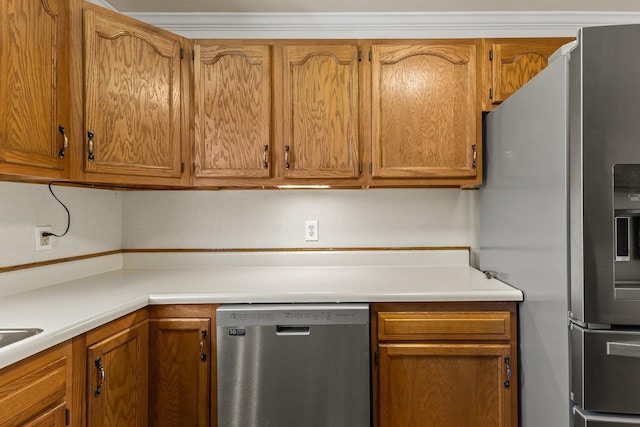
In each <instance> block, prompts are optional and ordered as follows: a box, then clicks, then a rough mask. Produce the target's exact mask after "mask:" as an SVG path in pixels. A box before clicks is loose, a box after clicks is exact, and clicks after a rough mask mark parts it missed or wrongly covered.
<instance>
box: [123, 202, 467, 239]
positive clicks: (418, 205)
mask: <svg viewBox="0 0 640 427" xmlns="http://www.w3.org/2000/svg"><path fill="white" fill-rule="evenodd" d="M477 200H478V192H477V191H462V190H459V189H369V190H241V191H145V192H142V191H136V192H124V193H123V194H122V224H123V228H122V244H123V247H124V248H127V249H129V248H136V249H145V248H199V249H211V248H339V247H409V246H411V247H413V246H470V247H475V246H477V245H476V241H477V234H478V233H477V229H478V215H477ZM308 219H315V220H318V221H319V227H318V228H319V240H318V241H317V242H305V240H304V224H305V220H308Z"/></svg>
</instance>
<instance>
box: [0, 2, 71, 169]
mask: <svg viewBox="0 0 640 427" xmlns="http://www.w3.org/2000/svg"><path fill="white" fill-rule="evenodd" d="M68 32H69V29H68V5H67V2H66V1H61V0H3V1H2V2H0V92H1V93H2V96H1V97H0V173H9V174H22V175H32V176H43V177H50V178H62V177H65V172H66V171H65V170H64V169H65V167H66V164H67V163H66V161H65V158H62V157H64V153H62V152H61V151H60V150H61V148H62V147H63V145H64V135H63V133H62V132H61V131H59V130H58V127H59V126H62V127H64V129H65V134H66V132H68V131H69V64H68V62H69V59H68V53H69V49H68V46H67V41H68V40H67V35H68ZM60 156H62V157H60Z"/></svg>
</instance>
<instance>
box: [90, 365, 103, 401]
mask: <svg viewBox="0 0 640 427" xmlns="http://www.w3.org/2000/svg"><path fill="white" fill-rule="evenodd" d="M94 364H95V365H96V369H98V373H99V374H100V382H99V383H98V386H97V387H96V389H95V390H94V392H93V397H98V396H100V393H101V392H102V385H103V384H104V377H105V372H104V367H103V366H102V358H101V357H98V358H97V359H96V360H95V362H94Z"/></svg>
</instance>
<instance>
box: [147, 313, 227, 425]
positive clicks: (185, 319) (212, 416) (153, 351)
mask: <svg viewBox="0 0 640 427" xmlns="http://www.w3.org/2000/svg"><path fill="white" fill-rule="evenodd" d="M150 310H151V319H150V320H149V325H150V340H149V369H150V377H149V425H150V426H175V427H191V426H192V427H205V426H210V425H216V421H217V419H216V411H215V408H216V406H217V405H216V402H215V401H214V400H213V399H214V398H215V397H216V394H215V393H214V392H213V389H214V388H215V376H213V375H212V372H213V371H214V369H212V367H215V361H216V353H215V333H213V332H212V331H214V329H213V324H214V321H215V306H212V305H193V306H190V305H163V306H153V307H151V308H150ZM211 384H213V388H212V386H211ZM212 396H213V397H212ZM212 420H213V423H212Z"/></svg>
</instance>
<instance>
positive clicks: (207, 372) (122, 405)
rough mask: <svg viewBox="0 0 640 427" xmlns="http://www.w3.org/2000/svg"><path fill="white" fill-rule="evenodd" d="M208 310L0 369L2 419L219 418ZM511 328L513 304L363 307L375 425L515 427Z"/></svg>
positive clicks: (90, 335) (100, 333)
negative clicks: (368, 310)
mask: <svg viewBox="0 0 640 427" xmlns="http://www.w3.org/2000/svg"><path fill="white" fill-rule="evenodd" d="M216 308H217V305H215V304H201V305H195V304H194V305H160V306H151V307H147V308H143V309H141V310H138V311H136V312H134V313H131V314H129V315H127V316H123V317H121V318H119V319H116V320H114V321H112V322H110V323H107V324H106V325H103V326H101V327H99V328H96V329H94V330H91V331H89V332H87V333H85V334H83V335H81V336H79V337H76V338H74V339H73V342H72V343H71V341H69V342H66V343H64V344H60V345H58V346H56V347H53V348H52V349H49V350H46V351H44V352H42V353H39V354H37V355H35V356H32V357H30V358H28V359H26V360H24V361H22V362H19V363H16V364H14V365H12V366H9V367H7V368H4V369H2V370H0V426H5V425H10V426H13V425H25V426H31V427H35V426H47V427H51V426H53V427H58V426H63V425H67V420H68V419H69V421H70V425H73V426H88V427H93V426H118V427H121V426H147V425H150V426H180V427H183V426H185V427H189V426H194V427H200V426H202V427H204V426H216V425H217V392H216V378H217V371H216V335H215V330H216V329H215V309H216ZM516 332H517V330H516V303H511V302H497V303H491V302H473V303H375V304H372V305H371V358H372V387H373V390H372V397H373V400H372V408H373V411H372V412H373V425H374V426H375V427H412V426H415V427H430V426H438V427H459V426H465V427H489V426H491V427H516V426H517V425H518V424H517V423H518V417H517V404H518V402H517V390H518V384H517V371H516V369H517V360H516V357H517V352H516V350H517V347H516V342H517V337H516ZM72 361H73V370H72ZM72 384H73V386H72ZM72 389H73V393H71V390H72ZM69 410H70V411H69Z"/></svg>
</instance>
